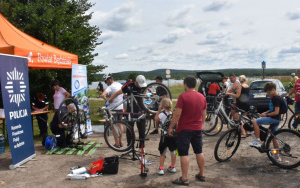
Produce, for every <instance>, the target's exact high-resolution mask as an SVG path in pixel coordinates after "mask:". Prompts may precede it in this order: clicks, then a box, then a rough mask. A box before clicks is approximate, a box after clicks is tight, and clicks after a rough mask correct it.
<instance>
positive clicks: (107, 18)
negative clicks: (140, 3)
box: [92, 2, 141, 31]
mask: <svg viewBox="0 0 300 188" xmlns="http://www.w3.org/2000/svg"><path fill="white" fill-rule="evenodd" d="M140 14H141V12H140V11H139V10H138V8H137V7H136V6H135V4H134V3H132V2H130V3H125V4H123V5H121V7H118V8H115V9H113V10H112V11H110V12H100V11H95V12H94V16H93V18H94V21H93V22H92V23H93V24H97V25H99V27H100V29H103V28H105V29H108V30H111V31H126V30H129V29H131V28H133V27H135V26H137V25H139V24H140V23H141V21H140V17H141V16H140Z"/></svg>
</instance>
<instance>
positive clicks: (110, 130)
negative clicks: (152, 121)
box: [104, 121, 135, 152]
mask: <svg viewBox="0 0 300 188" xmlns="http://www.w3.org/2000/svg"><path fill="white" fill-rule="evenodd" d="M118 125H121V127H122V128H123V130H122V129H120V126H118ZM115 136H117V137H119V138H120V137H121V143H122V144H123V146H122V147H117V146H116V145H115V142H116V140H115ZM104 140H105V142H106V144H107V146H108V147H109V148H111V149H113V150H114V151H118V152H125V151H128V150H129V149H131V148H132V146H133V145H134V142H135V136H134V132H133V131H132V128H131V126H130V125H128V124H127V123H126V122H125V121H114V124H108V125H107V126H106V127H105V129H104Z"/></svg>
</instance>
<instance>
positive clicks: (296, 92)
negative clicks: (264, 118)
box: [288, 69, 300, 131]
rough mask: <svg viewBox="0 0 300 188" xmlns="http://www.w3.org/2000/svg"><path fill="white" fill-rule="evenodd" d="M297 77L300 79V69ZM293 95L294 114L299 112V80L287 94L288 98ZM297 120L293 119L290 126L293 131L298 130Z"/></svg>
mask: <svg viewBox="0 0 300 188" xmlns="http://www.w3.org/2000/svg"><path fill="white" fill-rule="evenodd" d="M297 75H298V77H300V69H298V70H297ZM292 94H295V114H296V113H298V112H300V79H298V80H297V81H296V83H295V85H294V88H293V89H292V91H290V92H289V94H288V96H291V95H292ZM298 121H299V119H298V118H295V120H294V122H293V124H292V126H293V129H294V130H295V131H297V130H298V123H299V122H298Z"/></svg>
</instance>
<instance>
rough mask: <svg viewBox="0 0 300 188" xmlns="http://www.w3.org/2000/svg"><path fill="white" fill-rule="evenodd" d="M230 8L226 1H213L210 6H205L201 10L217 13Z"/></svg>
mask: <svg viewBox="0 0 300 188" xmlns="http://www.w3.org/2000/svg"><path fill="white" fill-rule="evenodd" d="M229 6H230V3H229V2H228V1H213V2H212V3H211V4H210V5H207V6H206V7H204V8H203V10H204V11H206V12H209V11H213V12H218V11H220V10H222V9H224V8H227V7H229Z"/></svg>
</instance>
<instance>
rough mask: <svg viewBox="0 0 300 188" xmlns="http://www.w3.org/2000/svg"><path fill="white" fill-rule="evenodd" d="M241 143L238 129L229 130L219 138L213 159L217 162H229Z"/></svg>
mask: <svg viewBox="0 0 300 188" xmlns="http://www.w3.org/2000/svg"><path fill="white" fill-rule="evenodd" d="M240 142H241V132H240V131H239V129H229V130H227V131H226V132H225V133H224V134H222V136H221V137H220V138H219V140H218V142H217V144H216V146H215V150H214V156H215V159H216V160H217V161H219V162H225V161H227V160H229V159H230V158H231V157H232V156H233V155H234V154H235V152H236V150H237V149H238V147H239V145H240Z"/></svg>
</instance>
